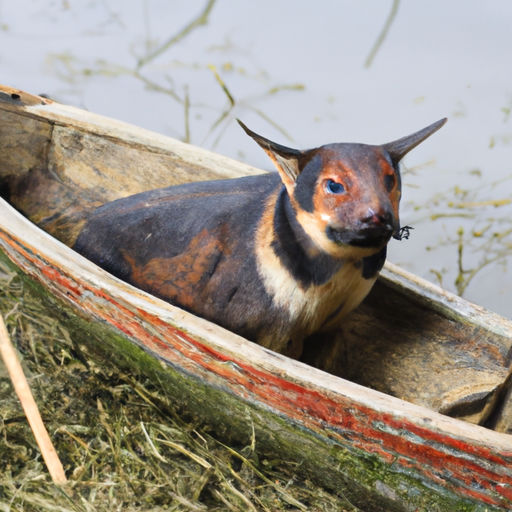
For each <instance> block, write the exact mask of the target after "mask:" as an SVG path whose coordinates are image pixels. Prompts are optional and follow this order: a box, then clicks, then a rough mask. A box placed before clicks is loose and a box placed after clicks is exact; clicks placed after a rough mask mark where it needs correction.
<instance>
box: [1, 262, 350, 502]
mask: <svg viewBox="0 0 512 512" xmlns="http://www.w3.org/2000/svg"><path fill="white" fill-rule="evenodd" d="M0 313H2V314H3V316H4V318H5V320H6V323H7V326H8V330H9V333H10V335H11V337H12V340H13V342H14V344H15V346H16V347H17V349H18V351H19V353H20V355H21V357H22V359H23V363H22V364H23V367H24V370H25V372H26V374H27V377H28V379H29V383H30V385H31V388H32V390H33V393H34V395H35V398H36V401H37V403H38V406H39V408H40V411H41V414H42V417H43V420H44V422H45V424H46V426H47V428H48V431H49V433H50V436H51V437H52V440H53V441H54V443H55V445H56V449H57V451H58V453H59V455H60V457H61V460H62V462H63V465H64V468H65V470H66V474H67V477H68V478H69V485H67V486H65V487H58V486H55V485H53V483H52V482H51V479H50V477H49V474H48V472H47V470H46V468H45V466H44V463H43V460H42V457H41V455H40V453H39V450H38V448H37V445H36V443H35V440H34V438H33V436H32V433H31V431H30V429H29V427H28V424H27V421H26V419H25V417H24V415H23V412H22V409H21V406H20V404H19V403H18V400H17V397H16V395H15V394H14V391H13V389H12V386H11V384H10V381H9V379H8V377H7V375H6V372H5V369H4V368H3V366H1V365H0V461H1V463H0V512H4V511H5V512H7V511H12V512H22V511H23V512H29V511H30V512H32V511H34V512H35V511H37V512H44V511H55V512H61V511H62V512H67V511H84V512H86V511H87V512H88V511H118V510H119V511H121V510H122V511H151V510H154V511H156V510H159V511H160V510H175V511H198V512H202V511H206V510H211V511H215V510H219V511H220V510H222V511H224V510H226V511H229V510H244V511H272V512H273V511H280V510H287V511H291V510H308V511H326V512H328V511H344V510H345V511H353V510H356V509H355V508H354V507H352V506H351V505H350V504H349V503H348V502H347V501H346V500H344V499H343V497H340V496H336V495H335V494H333V493H331V492H328V491H326V490H324V489H322V488H318V487H316V486H314V485H313V484H312V483H311V482H310V481H307V480H306V481H304V480H301V479H300V478H299V477H297V476H296V475H295V473H296V467H295V466H294V465H293V464H288V463H286V461H282V460H258V458H257V456H256V454H255V453H254V450H253V447H252V446H250V445H249V446H225V445H224V444H222V443H221V442H220V441H219V440H218V439H216V438H215V436H214V434H213V433H212V432H211V430H210V429H209V428H208V425H204V424H202V423H200V422H199V420H197V419H196V420H194V419H185V418H183V417H179V416H177V415H176V414H175V413H174V412H173V409H172V408H171V407H170V405H171V404H168V403H167V401H166V400H167V398H165V397H161V396H159V395H158V393H157V391H156V390H155V389H154V388H153V387H152V386H151V383H149V382H145V381H144V380H143V379H141V378H140V377H137V376H135V375H129V374H126V373H122V372H120V371H119V370H118V369H116V368H115V367H114V366H112V365H109V364H107V363H106V362H98V361H93V360H90V359H89V358H88V357H86V356H84V355H83V354H82V353H81V351H80V349H79V347H78V346H77V345H76V344H75V343H74V342H73V339H71V337H70V335H69V333H68V332H67V331H66V330H65V329H63V328H62V326H60V325H59V324H58V323H57V322H56V321H54V320H53V319H52V318H51V317H49V316H48V312H47V311H46V310H45V309H44V308H42V306H41V305H40V304H39V302H38V301H37V299H35V298H34V297H33V296H32V295H31V294H30V293H29V292H28V291H27V290H25V289H24V287H23V283H22V282H21V280H19V279H18V278H17V277H16V276H15V275H14V274H12V273H11V272H10V271H9V270H8V269H7V268H6V267H4V266H3V265H2V264H1V262H0Z"/></svg>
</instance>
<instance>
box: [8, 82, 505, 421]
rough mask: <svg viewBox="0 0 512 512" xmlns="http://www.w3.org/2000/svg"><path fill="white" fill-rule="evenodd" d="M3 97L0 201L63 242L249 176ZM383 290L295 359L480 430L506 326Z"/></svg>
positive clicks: (110, 126) (135, 134)
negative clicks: (121, 214) (134, 205)
mask: <svg viewBox="0 0 512 512" xmlns="http://www.w3.org/2000/svg"><path fill="white" fill-rule="evenodd" d="M9 91H12V90H10V89H8V90H7V91H4V92H2V89H1V88H0V121H1V122H0V140H2V141H4V140H5V141H6V144H5V145H4V144H2V146H1V147H0V164H1V167H0V183H3V187H2V189H3V195H4V196H7V198H8V199H9V202H10V203H11V204H13V205H14V206H15V207H16V208H17V209H18V210H19V211H21V212H22V213H23V214H24V215H26V216H27V217H28V218H29V219H31V220H32V221H33V222H35V223H36V224H38V225H39V226H40V227H42V228H43V229H44V230H45V231H47V232H48V233H50V234H52V235H53V236H55V237H56V238H58V239H59V240H61V241H63V242H64V243H66V244H67V245H72V244H73V242H74V241H75V239H76V236H77V234H78V232H79V231H80V229H81V227H82V226H83V224H84V222H85V219H86V218H87V216H88V215H89V214H90V213H91V212H92V211H93V210H94V209H95V208H96V207H98V206H99V205H101V204H104V203H106V202H108V201H112V200H114V199H117V198H119V197H124V196H127V195H130V194H134V193H137V192H141V191H144V190H149V189H153V188H158V187H163V186H168V185H171V184H179V183H183V182H187V181H195V180H205V179H221V178H229V177H239V176H242V175H247V174H256V173H258V172H261V171H258V170H256V169H253V168H250V167H249V166H246V165H243V164H239V163H237V162H233V161H231V160H229V159H227V158H223V157H220V156H219V155H214V154H212V153H208V152H206V151H203V150H199V149H198V148H193V147H191V146H189V145H187V144H183V143H181V142H178V141H173V140H171V139H168V138H166V137H163V136H158V135H154V134H151V133H150V132H147V131H145V130H142V129H139V128H135V127H132V126H129V125H124V124H123V123H119V122H117V121H113V120H109V119H105V118H102V117H100V116H97V115H94V114H90V113H86V112H83V111H81V110H78V109H75V108H73V107H67V106H64V105H59V104H55V103H52V102H50V101H49V100H44V99H41V98H40V99H37V97H32V96H28V97H26V95H25V93H22V92H19V95H20V99H19V100H12V98H11V96H10V94H12V92H9ZM20 155H21V157H20ZM20 158H21V159H20ZM387 268H389V266H388V267H387ZM384 274H385V272H384ZM395 288H396V289H395V290H393V286H392V281H390V280H389V279H388V280H386V279H385V278H383V279H381V280H380V281H379V284H378V285H377V286H376V287H375V288H374V290H373V291H372V292H371V293H370V295H369V297H368V298H367V300H366V301H365V302H364V303H363V305H362V307H361V308H359V309H358V310H357V311H355V312H354V313H353V314H352V315H351V316H350V317H349V318H348V319H347V320H346V323H345V325H344V326H343V328H342V329H340V330H339V331H337V332H336V333H331V334H327V335H326V334H321V335H317V336H315V337H314V339H313V340H310V342H309V350H307V352H306V353H305V354H304V356H303V360H304V361H306V362H308V364H312V365H314V366H316V367H318V368H321V369H324V370H326V371H328V372H330V373H333V374H334V375H338V376H342V377H344V378H348V379H350V380H353V381H355V382H358V383H360V384H363V385H366V386H369V387H372V388H374V389H377V390H379V391H383V392H386V393H389V394H391V395H393V396H396V397H399V398H403V399H405V400H409V401H411V402H413V403H417V404H420V405H425V406H427V407H430V408H432V409H433V410H436V411H439V412H443V413H445V414H449V415H452V416H454V417H458V418H461V419H465V420H467V421H471V422H473V423H478V424H483V423H484V422H485V421H486V419H487V418H488V417H489V415H490V414H491V412H492V410H493V407H494V406H495V404H496V402H497V399H498V396H499V394H500V391H501V389H502V386H503V383H504V382H505V380H506V378H507V375H508V373H509V371H510V370H509V367H510V361H509V360H508V356H507V354H508V351H509V350H510V348H511V346H512V336H511V335H510V331H506V332H503V333H499V332H497V333H492V334H490V335H489V334H488V332H487V330H486V328H484V330H482V329H480V330H479V328H478V327H476V326H474V325H473V323H472V321H471V319H470V318H469V319H467V320H466V319H464V318H458V319H456V320H455V321H451V320H450V316H449V315H448V316H446V315H447V311H448V312H449V308H448V309H447V308H444V309H442V308H441V310H439V311H437V312H436V311H435V310H433V309H432V307H428V308H426V309H425V308H423V307H422V306H421V304H420V303H418V302H417V301H416V302H415V301H414V300H413V298H412V297H413V295H411V293H407V294H404V293H403V291H404V288H403V287H400V286H399V287H398V288H397V287H396V286H395ZM416 297H417V298H418V297H419V299H421V297H422V295H421V293H420V294H417V295H416ZM429 306H430V305H429ZM486 314H487V313H486ZM496 318H499V317H496ZM473 331H474V332H473Z"/></svg>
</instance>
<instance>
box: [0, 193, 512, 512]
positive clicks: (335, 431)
mask: <svg viewBox="0 0 512 512" xmlns="http://www.w3.org/2000/svg"><path fill="white" fill-rule="evenodd" d="M0 218H1V219H2V224H1V225H0V251H1V252H3V254H5V255H7V257H8V258H9V260H10V262H11V265H12V262H14V264H15V266H12V268H17V269H18V271H19V272H20V273H21V272H23V273H26V274H27V275H28V276H29V277H30V278H31V279H32V280H33V282H34V283H36V284H35V285H34V289H35V291H36V293H37V294H38V295H39V296H41V297H42V298H43V299H44V300H45V301H46V302H47V303H48V304H49V306H50V307H51V309H52V314H53V315H59V317H60V318H61V320H62V321H63V322H65V323H66V326H67V327H68V328H70V329H71V330H72V332H73V335H74V336H76V337H77V339H78V340H81V342H82V343H84V346H83V350H86V351H89V350H96V351H100V352H101V353H103V355H104V356H106V357H109V358H110V359H112V358H114V357H115V359H116V362H117V363H118V364H119V365H121V366H123V365H126V366H129V367H131V368H133V367H136V368H139V369H140V370H141V371H143V372H144V373H145V374H146V375H148V377H149V378H151V379H152V380H153V382H155V383H160V384H161V385H162V386H163V391H165V392H166V393H167V395H168V396H172V397H174V400H175V405H176V407H185V408H186V409H187V410H188V411H189V412H191V413H192V414H197V415H200V416H201V417H202V418H204V419H206V420H207V421H209V422H211V423H212V425H214V426H216V427H217V428H218V429H219V431H220V433H221V435H224V436H226V437H233V438H234V439H236V440H238V441H242V442H248V440H249V439H250V436H251V433H252V428H254V429H255V433H256V447H257V450H258V451H259V452H260V453H266V454H269V453H273V454H274V455H275V454H276V453H279V454H280V456H281V457H283V458H284V459H286V460H290V461H296V462H297V463H298V467H299V470H300V471H302V472H304V473H305V474H307V475H308V476H310V477H311V478H314V479H315V480H316V481H320V482H321V483H323V485H326V486H327V487H330V488H333V489H337V490H338V491H341V492H343V493H344V494H345V495H347V496H349V498H350V499H351V500H352V501H353V502H354V503H355V504H357V505H358V506H359V507H360V508H361V509H362V510H367V511H379V510H380V511H386V512H387V511H392V510H397V511H410V510H416V509H417V508H418V507H419V508H420V509H422V508H423V509H425V510H479V511H483V510H486V507H487V509H488V508H489V507H493V509H495V510H506V509H507V508H509V507H511V506H512V438H511V437H510V436H506V435H503V434H498V433H495V432H492V431H489V430H486V429H483V428H481V427H478V426H475V425H471V424H468V423H465V422H461V421H458V420H454V419H451V418H448V417H445V416H441V415H439V414H437V413H434V412H432V411H429V410H428V409H425V408H423V407H418V406H415V405H412V404H408V403H406V402H403V401H401V400H398V399H396V398H393V397H389V396H387V395H384V394H382V393H378V392H376V391H372V390H369V389H367V388H364V387H361V386H359V385H357V384H353V383H350V382H348V381H345V380H343V379H339V378H337V377H334V376H331V375H329V374H326V373H324V372H320V371H318V370H316V369H314V368H311V367H308V366H306V365H303V364H302V363H299V362H296V361H293V360H290V359H288V358H286V357H284V356H280V355H278V354H275V353H273V352H270V351H268V350H266V349H264V348H262V347H260V346H258V345H255V344H253V343H249V342H247V341H245V340H243V339H242V338H240V337H238V336H236V335H234V334H232V333H230V332H228V331H225V330H224V329H222V328H220V327H217V326H215V325H213V324H210V323H209V322H206V321H204V320H202V319H199V318H197V317H194V316H192V315H190V314H188V313H186V312H184V311H180V310H179V309H177V308H175V307H173V306H171V305H169V304H166V303H163V302H162V301H160V300H158V299H155V298H153V297H151V296H150V295H148V294H145V293H144V292H140V291H138V290H136V289H134V288H133V287H131V286H129V285H127V284H125V283H123V282H120V281H118V280H116V279H115V278H112V277H111V276H110V275H108V274H106V273H105V272H103V271H102V270H101V269H98V268H97V267H96V266H94V265H92V264H91V263H90V262H88V261H87V260H84V259H83V258H82V257H80V256H79V255H78V254H76V253H74V252H73V251H71V250H70V249H69V248H67V247H66V246H64V245H62V244H60V243H58V242H56V241H55V240H54V239H52V238H51V237H49V236H48V235H47V234H45V233H43V232H41V231H40V230H39V229H38V228H36V227H35V226H34V225H33V224H31V223H30V222H28V221H27V220H26V219H24V218H23V217H21V216H20V215H19V214H17V213H16V212H14V211H13V210H12V209H11V208H10V207H9V206H8V205H6V204H5V202H0ZM3 258H5V256H4V257H3ZM20 275H21V274H20ZM139 347H140V348H142V349H144V350H143V351H142V350H140V348H139ZM151 356H153V357H151Z"/></svg>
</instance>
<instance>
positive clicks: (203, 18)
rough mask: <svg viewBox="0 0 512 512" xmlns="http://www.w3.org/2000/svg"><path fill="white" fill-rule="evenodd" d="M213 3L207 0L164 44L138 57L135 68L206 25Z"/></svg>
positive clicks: (213, 1) (212, 0) (143, 64)
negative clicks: (196, 15)
mask: <svg viewBox="0 0 512 512" xmlns="http://www.w3.org/2000/svg"><path fill="white" fill-rule="evenodd" d="M214 4H215V0H209V2H208V4H207V5H206V7H205V8H204V10H203V12H202V13H201V14H200V15H199V16H198V17H197V18H195V19H194V20H192V21H191V22H190V23H189V24H188V25H187V26H186V27H185V28H184V29H183V30H182V31H181V32H179V33H178V34H176V35H175V36H172V37H171V38H170V39H168V40H167V41H166V42H165V43H164V44H162V45H161V46H160V47H158V48H157V49H156V50H154V51H153V52H152V53H150V54H148V55H146V56H145V57H143V58H141V59H139V62H138V63H137V68H138V69H140V68H141V67H143V66H145V65H146V64H148V63H149V62H151V61H152V60H153V59H155V58H156V57H158V56H159V55H160V54H162V53H164V52H165V51H166V50H167V49H169V48H170V47H171V46H173V45H174V44H176V43H177V42H179V41H181V40H182V39H183V38H185V37H186V36H187V35H188V34H189V33H190V32H192V31H193V30H194V29H196V28H198V27H200V26H201V25H206V24H207V23H208V16H209V14H210V11H211V10H212V9H213V6H214Z"/></svg>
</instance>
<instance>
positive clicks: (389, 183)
mask: <svg viewBox="0 0 512 512" xmlns="http://www.w3.org/2000/svg"><path fill="white" fill-rule="evenodd" d="M395 182H396V179H395V177H394V176H393V175H392V174H386V176H384V186H385V187H386V190H387V191H388V192H391V191H392V190H393V187H394V186H395Z"/></svg>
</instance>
